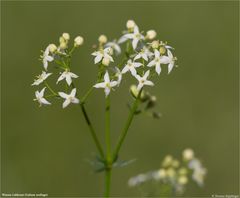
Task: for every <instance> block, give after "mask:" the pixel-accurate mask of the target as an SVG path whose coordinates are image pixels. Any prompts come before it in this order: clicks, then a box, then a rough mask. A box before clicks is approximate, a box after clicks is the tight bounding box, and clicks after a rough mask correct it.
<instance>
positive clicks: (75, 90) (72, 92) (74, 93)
mask: <svg viewBox="0 0 240 198" xmlns="http://www.w3.org/2000/svg"><path fill="white" fill-rule="evenodd" d="M76 92H77V89H76V88H74V89H73V90H72V91H71V93H70V96H72V97H75V96H76Z"/></svg>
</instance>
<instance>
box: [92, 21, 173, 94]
mask: <svg viewBox="0 0 240 198" xmlns="http://www.w3.org/2000/svg"><path fill="white" fill-rule="evenodd" d="M126 26H127V30H126V31H124V32H123V33H124V34H123V35H122V36H121V37H120V39H118V40H116V39H114V40H113V41H110V42H108V39H107V37H106V36H105V35H101V36H99V38H98V42H99V45H98V50H96V51H94V52H93V53H92V55H93V56H94V57H95V58H94V63H95V64H98V65H99V68H100V70H101V71H105V72H106V73H105V74H104V78H103V80H104V81H103V82H101V80H102V79H101V78H100V79H98V80H99V81H100V83H97V84H96V85H94V87H95V88H104V89H105V95H106V97H107V96H108V95H109V93H110V91H111V89H112V88H113V87H115V86H116V85H118V86H119V84H120V82H121V80H122V76H123V74H126V73H128V72H129V73H130V74H131V75H132V76H133V77H134V78H136V80H137V81H138V86H137V89H138V91H139V90H141V89H142V87H143V86H145V85H147V86H153V85H154V83H153V82H152V81H150V80H149V78H150V77H152V76H154V73H155V72H156V74H158V75H160V73H161V65H163V64H165V65H168V73H170V72H171V71H172V69H173V67H174V66H175V61H176V57H174V56H173V52H172V51H173V50H174V49H173V48H172V47H171V46H169V45H167V44H166V43H164V42H162V41H159V40H153V39H155V37H156V36H157V33H156V31H154V30H149V31H147V32H146V34H145V35H144V34H143V32H140V31H139V28H138V26H137V25H136V23H135V22H134V21H133V20H128V21H127V24H126ZM124 43H126V50H125V55H126V58H124V61H122V62H121V63H120V64H118V66H116V65H115V67H113V68H115V69H114V70H112V71H115V72H116V73H115V74H113V75H109V71H108V70H110V68H112V67H111V66H110V64H111V63H115V62H114V59H115V58H114V55H116V56H118V55H120V54H121V52H122V51H123V50H122V48H123V47H122V48H121V46H120V45H121V44H124ZM102 76H103V75H102ZM116 78H117V79H116ZM115 82H117V83H115Z"/></svg>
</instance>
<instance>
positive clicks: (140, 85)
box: [137, 83, 143, 91]
mask: <svg viewBox="0 0 240 198" xmlns="http://www.w3.org/2000/svg"><path fill="white" fill-rule="evenodd" d="M142 87H143V84H142V83H139V84H138V86H137V90H138V91H140V89H142Z"/></svg>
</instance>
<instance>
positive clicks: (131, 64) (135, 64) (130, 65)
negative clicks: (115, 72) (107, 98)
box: [122, 59, 142, 76]
mask: <svg viewBox="0 0 240 198" xmlns="http://www.w3.org/2000/svg"><path fill="white" fill-rule="evenodd" d="M140 66H142V63H138V62H133V61H132V60H131V59H129V60H128V62H127V64H126V65H125V66H124V68H123V69H122V73H123V74H125V73H126V72H128V71H130V72H131V74H132V75H133V76H136V75H137V71H136V69H135V68H137V67H140Z"/></svg>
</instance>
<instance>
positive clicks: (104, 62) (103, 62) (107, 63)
mask: <svg viewBox="0 0 240 198" xmlns="http://www.w3.org/2000/svg"><path fill="white" fill-rule="evenodd" d="M102 64H103V65H105V66H108V65H109V64H110V60H109V58H103V60H102Z"/></svg>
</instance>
